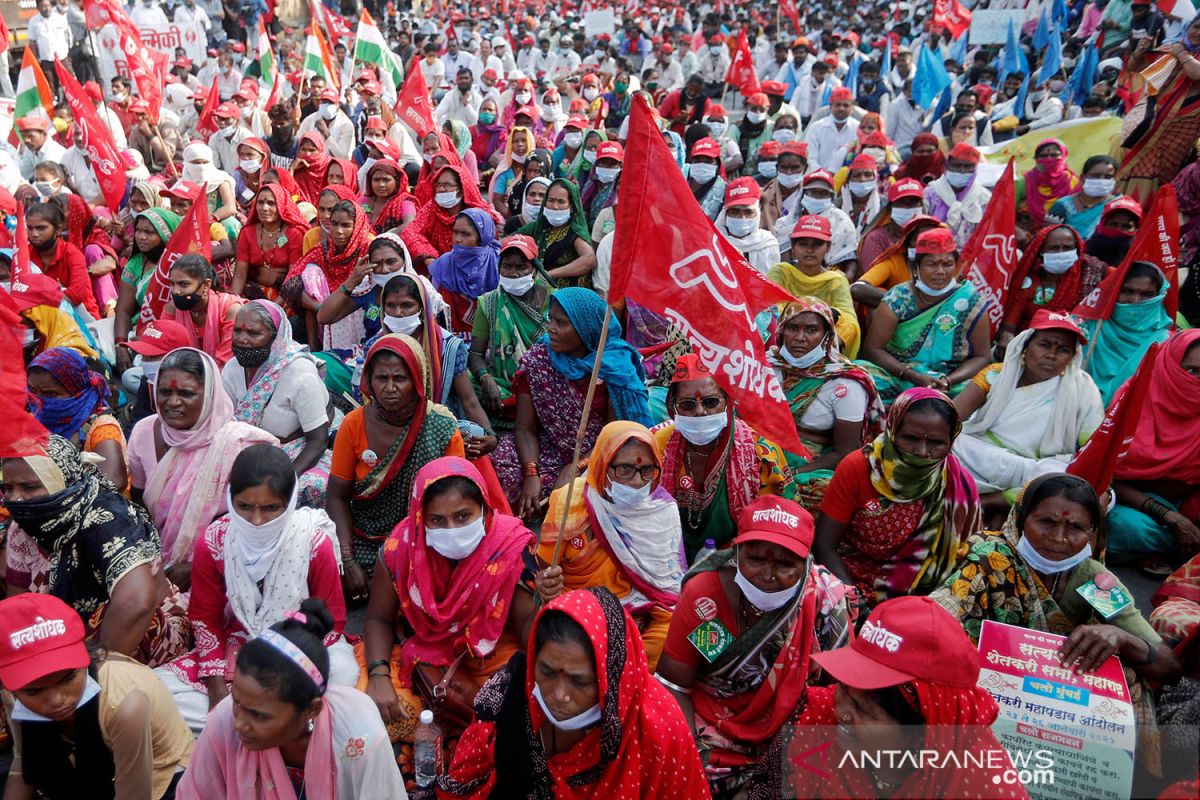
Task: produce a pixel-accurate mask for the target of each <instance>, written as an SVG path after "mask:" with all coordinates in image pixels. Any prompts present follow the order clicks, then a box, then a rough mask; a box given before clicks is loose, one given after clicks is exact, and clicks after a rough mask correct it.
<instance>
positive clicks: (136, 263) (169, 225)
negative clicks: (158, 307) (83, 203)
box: [125, 206, 181, 324]
mask: <svg viewBox="0 0 1200 800" xmlns="http://www.w3.org/2000/svg"><path fill="white" fill-rule="evenodd" d="M139 219H144V220H146V221H147V222H149V223H150V224H151V225H152V226H154V231H155V232H156V233H157V234H158V238H160V239H162V244H161V245H159V246H158V248H157V252H158V254H159V256H158V257H159V258H161V257H162V252H163V249H164V248H165V247H166V246H167V242H168V241H170V239H171V235H172V234H173V233H175V229H176V228H178V227H179V224H180V222H181V220H180V218H179V215H178V214H176V213H175V212H174V211H169V210H167V209H165V208H160V207H158V206H151V207H150V208H147V209H146V210H145V211H142V212H141V213H139V214H135V215H134V217H133V224H134V225H135V226H136V225H137V221H138V220H139ZM131 239H132V237H131ZM136 246H137V245H136V243H135V245H134V247H136ZM145 262H146V254H145V253H142V252H140V251H136V252H134V253H133V255H131V256H130V257H129V260H128V261H126V262H125V269H126V270H128V271H129V273H130V274H132V275H141V279H140V280H139V281H138V283H137V287H136V288H137V295H136V297H135V298H134V299H135V300H137V304H138V311H137V313H136V314H134V317H133V322H134V323H135V324H136V323H137V321H138V317H139V316H140V315H141V305H142V301H143V298H144V296H145V292H146V287H147V286H149V285H150V279H151V278H152V277H153V273H146V272H145Z"/></svg>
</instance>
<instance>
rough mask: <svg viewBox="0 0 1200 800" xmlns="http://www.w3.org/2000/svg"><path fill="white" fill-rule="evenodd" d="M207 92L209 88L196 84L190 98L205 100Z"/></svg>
mask: <svg viewBox="0 0 1200 800" xmlns="http://www.w3.org/2000/svg"><path fill="white" fill-rule="evenodd" d="M208 92H209V88H208V87H207V86H197V87H196V88H195V89H192V99H193V100H207V99H208Z"/></svg>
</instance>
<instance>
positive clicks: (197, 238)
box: [138, 203, 212, 333]
mask: <svg viewBox="0 0 1200 800" xmlns="http://www.w3.org/2000/svg"><path fill="white" fill-rule="evenodd" d="M208 219H209V217H208V204H207V203H193V204H192V210H191V211H189V212H188V213H187V215H186V216H185V217H184V218H183V221H182V222H180V223H179V227H178V228H176V229H175V232H174V233H173V234H171V239H170V240H169V241H168V242H167V246H166V248H164V249H163V254H162V256H161V257H160V258H159V259H158V266H157V267H156V268H155V270H154V275H153V277H151V278H150V285H149V286H147V287H146V296H145V298H144V299H143V300H142V310H141V313H140V314H139V316H138V333H141V332H142V329H144V328H145V327H146V325H148V324H149V323H151V322H153V321H154V320H156V319H159V318H160V317H162V315H163V309H164V308H166V307H167V301H169V300H170V299H171V267H172V266H173V265H174V264H175V262H176V261H177V260H179V257H180V256H187V255H201V256H204V257H205V258H208V259H211V258H212V238H211V237H210V236H209V234H208V227H209V222H208Z"/></svg>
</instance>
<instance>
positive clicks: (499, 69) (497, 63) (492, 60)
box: [471, 55, 504, 82]
mask: <svg viewBox="0 0 1200 800" xmlns="http://www.w3.org/2000/svg"><path fill="white" fill-rule="evenodd" d="M489 69H494V70H496V76H497V77H501V78H502V77H504V62H503V61H501V60H500V59H498V58H496V57H495V56H494V55H491V56H488V57H487V62H486V63H485V62H484V60H483V59H482V58H480V57H479V56H475V58H473V59H471V74H472V75H474V76H475V81H476V82H478V81H479V79H480V77H481V76H482V75H483V73H484V72H485V71H486V70H489Z"/></svg>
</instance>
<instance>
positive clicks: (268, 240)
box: [229, 183, 309, 300]
mask: <svg viewBox="0 0 1200 800" xmlns="http://www.w3.org/2000/svg"><path fill="white" fill-rule="evenodd" d="M308 227H309V226H308V222H307V221H306V220H305V219H304V215H303V214H301V213H300V209H299V208H297V207H296V203H295V202H294V201H293V200H292V198H291V197H289V196H288V194H287V190H286V189H284V188H283V187H282V186H280V185H279V184H277V183H268V184H265V185H264V186H263V187H262V188H261V189H259V190H258V194H257V195H256V197H255V200H254V203H253V205H251V206H250V215H249V216H248V217H247V218H246V225H245V226H244V227H243V228H242V232H241V233H240V234H238V239H237V263H236V265H235V266H234V270H233V280H232V281H231V282H230V285H229V293H230V294H234V295H244V296H245V297H249V298H251V299H254V298H256V297H262V298H264V299H266V300H275V299H277V298H278V297H279V288H280V287H281V286H282V285H283V280H284V278H286V277H287V274H288V270H289V269H291V267H292V264H294V263H296V262H297V261H298V260H299V259H300V257H301V256H302V255H304V244H303V242H304V234H305V233H307V232H308Z"/></svg>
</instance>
